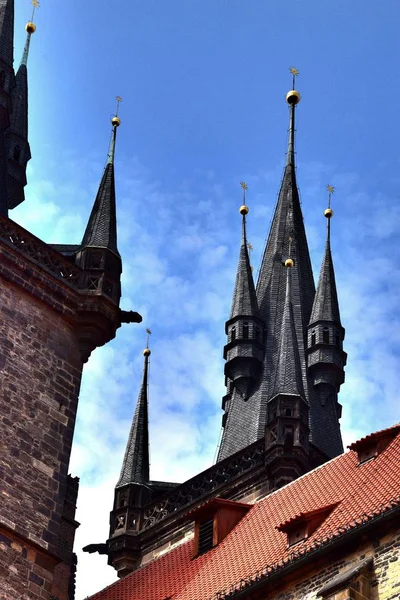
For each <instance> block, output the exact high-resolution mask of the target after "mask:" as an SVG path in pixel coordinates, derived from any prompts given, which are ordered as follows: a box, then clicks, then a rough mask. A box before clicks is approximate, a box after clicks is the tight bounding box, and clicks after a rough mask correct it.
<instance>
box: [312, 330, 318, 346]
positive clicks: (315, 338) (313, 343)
mask: <svg viewBox="0 0 400 600" xmlns="http://www.w3.org/2000/svg"><path fill="white" fill-rule="evenodd" d="M316 341H317V336H316V335H315V331H313V332H312V333H311V346H315V343H316Z"/></svg>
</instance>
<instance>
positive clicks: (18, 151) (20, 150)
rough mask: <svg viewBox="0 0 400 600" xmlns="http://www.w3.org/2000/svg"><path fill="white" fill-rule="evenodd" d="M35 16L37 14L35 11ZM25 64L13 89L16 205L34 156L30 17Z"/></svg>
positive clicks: (11, 154) (11, 180)
mask: <svg viewBox="0 0 400 600" xmlns="http://www.w3.org/2000/svg"><path fill="white" fill-rule="evenodd" d="M32 16H33V15H32ZM25 30H26V32H27V36H26V42H25V47H24V51H23V54H22V59H21V64H20V66H19V68H18V71H17V74H16V76H15V88H14V90H13V92H12V107H13V111H12V113H11V123H10V128H9V130H8V131H7V140H6V146H7V155H8V205H9V208H15V207H16V206H18V204H20V203H21V202H23V201H24V199H25V194H24V187H25V185H26V183H27V181H26V166H27V164H28V161H29V160H30V158H31V150H30V146H29V141H28V68H27V65H28V57H29V48H30V43H31V37H32V34H33V33H35V31H36V25H35V24H34V23H33V21H29V22H28V23H27V24H26V26H25Z"/></svg>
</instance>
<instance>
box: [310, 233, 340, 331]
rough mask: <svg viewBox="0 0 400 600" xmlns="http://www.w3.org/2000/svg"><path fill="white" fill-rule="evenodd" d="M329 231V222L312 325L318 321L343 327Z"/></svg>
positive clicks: (312, 314)
mask: <svg viewBox="0 0 400 600" xmlns="http://www.w3.org/2000/svg"><path fill="white" fill-rule="evenodd" d="M329 229H330V222H328V235H327V240H326V245H325V254H324V259H323V261H322V265H321V271H320V275H319V280H318V286H317V291H316V293H315V299H314V304H313V308H312V311H311V318H310V324H312V323H316V322H317V321H330V322H332V323H337V324H338V325H341V323H340V311H339V301H338V296H337V290H336V280H335V270H334V268H333V260H332V252H331V243H330V235H329V233H330V232H329Z"/></svg>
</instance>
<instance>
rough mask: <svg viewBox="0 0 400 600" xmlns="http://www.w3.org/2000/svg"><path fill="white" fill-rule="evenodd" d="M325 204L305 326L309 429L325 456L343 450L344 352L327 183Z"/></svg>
mask: <svg viewBox="0 0 400 600" xmlns="http://www.w3.org/2000/svg"><path fill="white" fill-rule="evenodd" d="M328 190H329V207H328V208H327V209H326V210H325V213H324V214H325V217H326V218H327V236H326V245H325V254H324V258H323V261H322V266H321V272H320V276H319V281H318V287H317V291H316V294H315V299H314V304H313V308H312V312H311V318H310V323H309V326H308V339H307V346H308V350H307V352H308V359H307V364H308V377H309V379H310V381H311V384H312V386H313V391H314V394H313V404H312V410H311V428H312V430H313V432H314V441H315V444H316V445H317V446H318V447H319V448H320V449H321V450H322V451H323V452H324V453H325V454H326V455H327V456H329V457H331V458H333V457H334V456H337V455H338V454H340V453H341V452H343V444H342V438H341V433H340V425H339V419H340V416H341V412H342V411H341V405H340V404H339V402H338V392H339V390H340V386H341V384H342V383H343V382H344V367H345V365H346V360H347V355H346V353H345V352H344V351H343V340H344V334H345V330H344V329H343V327H342V325H341V322H340V312H339V302H338V297H337V291H336V281H335V271H334V268H333V260H332V253H331V243H330V234H331V218H332V217H333V210H332V209H331V207H330V196H331V194H332V192H333V188H332V187H331V186H328Z"/></svg>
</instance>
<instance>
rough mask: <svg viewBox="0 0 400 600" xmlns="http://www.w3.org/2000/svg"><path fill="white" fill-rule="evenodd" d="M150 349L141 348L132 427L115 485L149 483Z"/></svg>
mask: <svg viewBox="0 0 400 600" xmlns="http://www.w3.org/2000/svg"><path fill="white" fill-rule="evenodd" d="M150 354H151V352H150V349H149V348H145V349H144V350H143V355H144V369H143V380H142V387H141V389H140V393H139V398H138V402H137V405H136V410H135V415H134V417H133V422H132V427H131V430H130V433H129V438H128V443H127V446H126V451H125V456H124V460H123V463H122V469H121V475H120V477H119V480H118V483H117V487H119V486H122V485H126V484H128V483H144V484H146V483H149V470H150V462H149V416H148V413H149V409H148V398H147V387H148V375H149V358H150Z"/></svg>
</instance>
